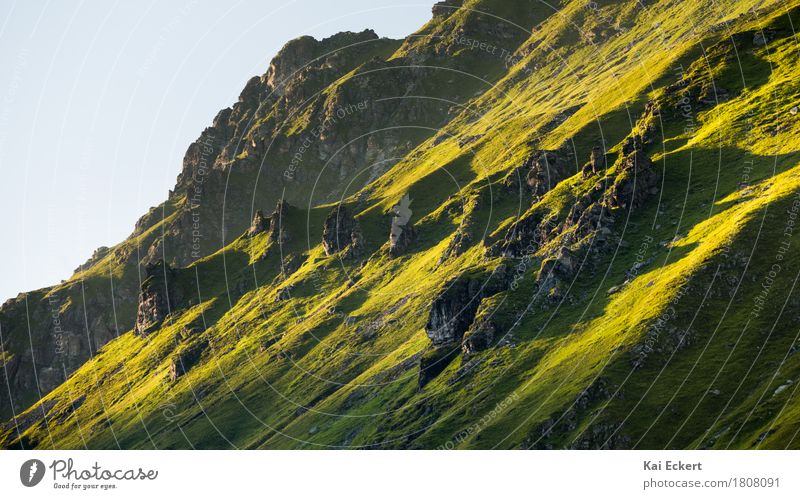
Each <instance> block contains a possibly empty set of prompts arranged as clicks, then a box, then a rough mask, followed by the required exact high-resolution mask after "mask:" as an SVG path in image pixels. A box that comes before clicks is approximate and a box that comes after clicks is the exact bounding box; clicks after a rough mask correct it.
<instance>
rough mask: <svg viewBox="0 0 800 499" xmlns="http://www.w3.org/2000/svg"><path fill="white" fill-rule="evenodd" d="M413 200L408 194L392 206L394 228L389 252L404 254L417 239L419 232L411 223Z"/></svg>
mask: <svg viewBox="0 0 800 499" xmlns="http://www.w3.org/2000/svg"><path fill="white" fill-rule="evenodd" d="M410 206H411V200H410V199H409V197H408V194H406V195H405V196H403V198H402V199H401V200H400V203H398V204H397V205H395V207H394V208H392V213H394V217H392V229H391V231H390V233H389V254H391V255H392V256H400V255H402V254H403V253H404V252H405V251H406V250H407V249H408V247H409V246H411V244H413V242H414V241H415V240H416V237H417V233H416V230H415V229H414V226H413V225H412V224H411V215H412V214H413V212H412V211H411V208H410Z"/></svg>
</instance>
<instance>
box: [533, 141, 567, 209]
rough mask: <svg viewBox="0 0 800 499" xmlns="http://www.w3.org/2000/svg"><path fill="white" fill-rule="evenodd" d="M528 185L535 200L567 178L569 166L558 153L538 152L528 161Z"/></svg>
mask: <svg viewBox="0 0 800 499" xmlns="http://www.w3.org/2000/svg"><path fill="white" fill-rule="evenodd" d="M526 166H527V168H528V175H527V184H528V187H529V188H530V190H531V193H532V194H533V196H534V197H535V198H540V197H542V196H544V195H545V194H547V193H548V192H549V191H550V190H551V189H552V188H553V187H555V186H556V185H557V184H558V183H559V182H561V181H562V180H564V178H566V176H567V166H566V162H565V161H564V159H563V158H561V157H560V156H559V154H558V153H557V152H556V151H537V152H536V153H534V154H533V155H531V156H530V157H529V158H528V159H527V160H526Z"/></svg>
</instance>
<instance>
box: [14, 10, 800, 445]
mask: <svg viewBox="0 0 800 499" xmlns="http://www.w3.org/2000/svg"><path fill="white" fill-rule="evenodd" d="M432 14H433V18H432V19H431V21H430V22H429V23H428V24H426V25H425V26H424V27H422V28H421V29H420V30H419V31H418V32H417V33H415V34H414V35H412V36H409V37H408V38H407V39H405V40H387V39H382V38H379V37H378V36H377V35H376V34H375V33H374V32H372V31H370V30H367V31H364V32H361V33H340V34H338V35H335V36H332V37H330V38H327V39H324V40H319V41H318V40H314V39H313V38H310V37H302V38H299V39H296V40H293V41H291V42H289V43H288V44H287V45H286V46H285V47H284V48H283V49H282V50H281V51H280V52H279V54H278V55H277V56H276V57H275V58H274V59H273V61H272V62H271V63H270V65H269V67H268V68H267V70H266V72H265V73H264V74H263V75H261V76H256V77H254V78H252V79H251V80H249V81H248V82H247V83H246V85H245V88H244V90H243V91H242V93H241V95H240V97H239V100H238V102H236V103H234V104H233V105H232V106H231V107H230V108H228V109H224V110H222V111H220V113H219V114H218V115H217V116H216V118H215V119H214V121H213V123H212V125H211V126H209V127H208V128H206V129H205V130H204V131H203V132H202V133H201V135H200V137H199V138H198V139H197V140H196V141H195V142H194V143H193V144H191V145H190V146H189V148H188V150H187V152H186V155H185V158H184V161H183V165H182V167H181V169H180V174H179V175H178V178H177V181H176V185H175V188H174V189H173V190H172V192H171V194H170V197H169V199H167V200H166V201H165V202H164V203H163V204H162V205H161V206H159V207H157V208H153V209H151V210H150V212H149V213H147V214H146V215H144V216H143V217H142V218H141V219H140V220H139V221H138V222H137V224H136V226H135V229H134V231H133V233H132V235H131V236H130V238H129V239H128V240H126V241H125V242H123V243H121V244H120V245H118V246H115V247H113V248H107V249H106V248H103V249H101V250H98V252H97V253H96V254H95V255H94V256H93V257H92V258H91V259H90V260H89V261H88V262H86V264H84V265H83V266H82V267H81V268H80V269H78V271H77V272H76V274H75V276H73V278H72V279H70V280H68V281H67V282H65V283H63V284H61V285H59V286H55V287H53V288H49V289H46V290H40V291H35V292H31V293H26V294H22V295H20V296H19V297H18V298H17V299H15V300H10V301H9V302H7V303H6V304H4V305H3V307H2V308H0V333H2V337H1V338H0V342H1V343H2V348H1V349H0V355H1V356H0V362H1V363H2V366H3V369H2V371H1V372H2V376H3V377H4V378H3V380H2V381H3V384H4V385H5V386H7V387H8V390H2V391H0V402H2V404H0V411H2V413H1V414H0V416H2V417H3V419H6V420H8V422H7V423H6V424H5V425H3V426H2V427H0V442H2V443H3V446H9V447H15V446H22V447H37V446H39V447H49V446H55V447H75V446H79V445H83V443H82V442H79V441H78V440H77V438H78V437H77V436H76V435H78V434H79V433H80V432H78V431H77V427H78V425H81V427H82V428H84V429H85V428H89V431H88V432H83V433H81V434H83V435H84V436H83V438H85V439H87V441H86V442H87V444H88V445H89V446H91V447H109V446H112V445H114V441H115V440H114V439H117V438H122V439H123V441H124V442H126V445H130V446H133V447H139V446H145V445H153V444H155V445H156V446H159V447H162V446H163V447H176V446H177V447H180V446H186V440H185V438H186V435H189V436H190V438H192V439H193V440H192V444H193V445H195V446H196V447H229V446H237V447H253V448H254V447H270V448H284V447H316V446H324V447H330V446H333V447H351V446H352V447H365V448H369V447H402V448H409V447H420V448H430V447H438V446H454V447H455V446H458V447H526V448H528V447H535V448H561V447H577V448H610V447H633V446H637V447H641V446H645V447H671V446H674V447H694V446H706V447H715V446H734V447H757V446H774V447H785V446H796V443H795V442H794V441H793V440H792V437H791V435H793V432H796V430H797V428H798V426H800V423H799V422H798V421H797V420H796V418H794V416H793V414H796V412H793V411H795V406H796V403H795V402H794V401H793V400H792V399H791V398H790V397H789V394H790V393H791V390H790V389H789V388H790V387H791V386H793V384H794V382H795V381H789V380H796V379H797V378H798V376H800V365H797V364H796V362H795V361H796V359H795V355H794V354H795V352H796V351H797V350H798V347H797V344H796V340H795V336H794V332H796V329H797V324H798V323H800V322H798V321H800V298H799V297H798V296H797V294H796V292H795V291H794V288H793V287H792V285H791V279H792V277H793V276H794V275H796V273H797V272H798V271H800V268H798V267H797V262H793V261H791V260H790V259H789V258H788V257H787V256H786V255H788V254H789V253H788V252H790V251H791V248H793V247H794V246H795V245H796V244H800V242H799V241H797V240H796V239H797V235H796V231H794V230H793V229H792V227H793V226H794V223H795V217H796V215H797V211H798V208H797V207H798V206H800V203H798V202H797V201H796V198H797V192H800V173H799V170H798V168H800V166H798V165H800V152H798V151H800V122H797V118H796V117H797V116H798V113H797V107H796V104H797V103H796V102H795V101H796V100H797V96H798V95H800V90H798V89H797V85H796V84H795V83H793V82H796V81H800V80H798V78H797V76H798V75H797V68H798V67H800V66H798V64H797V62H798V60H797V55H796V54H797V51H796V46H795V43H796V42H795V40H794V39H793V37H792V34H791V33H792V30H791V26H792V25H796V24H797V23H798V21H800V19H799V18H798V10H797V7H796V6H795V5H794V3H791V4H790V5H787V3H786V2H777V1H775V2H769V1H768V2H762V3H761V5H760V6H759V7H758V8H757V9H756V8H753V7H752V5H750V2H747V1H744V0H739V1H735V2H730V3H729V5H726V6H724V8H723V7H721V6H719V5H717V3H716V2H711V1H702V2H695V3H694V4H692V6H691V7H688V6H687V4H686V3H685V2H679V1H677V0H676V1H664V2H640V1H634V0H630V1H620V2H592V3H590V4H589V5H588V6H587V4H586V2H579V1H567V2H562V4H561V5H560V6H559V9H558V10H547V9H545V8H544V6H543V4H542V3H541V2H538V1H536V2H533V1H523V0H518V1H505V0H503V1H499V0H470V1H466V2H460V1H459V2H456V1H447V2H438V3H437V4H436V5H435V6H434V7H433V12H432ZM776 265H777V267H776ZM776 269H777V270H776ZM765 279H769V286H767V287H764V283H765V282H766V281H765ZM765 290H766V291H765ZM765 293H766V295H765ZM731 310H736V311H737V312H733V313H732V312H730V311H731ZM745 322H746V323H748V328H750V329H749V330H748V331H747V332H746V334H745V333H743V332H742V330H741V328H742V324H743V323H745ZM712 325H713V327H712ZM706 326H707V327H706ZM793 331H794V332H793ZM754 351H758V352H759V354H758V357H757V358H756V359H755V360H754V359H753V355H752V352H754ZM89 359H91V360H89ZM87 361H88V362H87ZM776 372H780V376H778V377H776V374H775V373H776ZM662 373H667V374H666V375H664V374H662ZM784 378H785V379H784ZM254 380H259V382H254ZM675 380H684V382H683V383H682V384H681V383H680V382H677V384H679V385H680V388H678V389H676V382H675ZM265 386H268V387H269V388H268V389H267V388H265ZM676 390H677V391H676ZM104 393H114V394H115V397H114V398H113V399H112V400H109V399H107V398H104V397H103V396H102V394H104ZM241 404H244V405H245V406H246V407H244V408H242V407H240V406H241ZM131 407H137V408H139V409H138V410H139V412H138V414H137V416H138V417H136V418H134V417H131V412H130V411H131V409H130V408H131ZM665 407H666V408H667V409H665ZM781 407H783V408H786V410H785V411H784V410H781ZM311 409H313V410H311ZM665 411H666V412H665ZM626 415H627V416H626ZM476 421H480V422H481V423H480V424H477V425H476V423H475V422H476ZM676 421H678V423H676ZM53 422H57V423H53ZM211 422H213V425H211ZM680 422H684V423H685V424H681V423H680ZM154 427H156V428H159V431H150V430H151V429H152V428H154ZM212 427H213V431H212V430H211V428H212ZM111 428H113V430H114V431H113V432H111V431H110V429H111ZM265 428H271V430H269V431H267V430H265ZM465 428H468V429H470V430H469V431H468V432H466V433H465V431H464V429H465ZM275 429H278V430H279V431H277V432H276V431H274V430H275ZM149 439H154V440H149Z"/></svg>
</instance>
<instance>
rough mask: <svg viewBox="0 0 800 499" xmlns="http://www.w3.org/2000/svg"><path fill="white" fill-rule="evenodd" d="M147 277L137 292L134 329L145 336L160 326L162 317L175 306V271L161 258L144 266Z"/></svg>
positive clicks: (164, 317)
mask: <svg viewBox="0 0 800 499" xmlns="http://www.w3.org/2000/svg"><path fill="white" fill-rule="evenodd" d="M145 272H146V275H147V278H146V279H145V281H144V282H143V283H142V290H141V292H140V293H139V307H138V310H137V312H136V325H135V327H134V331H135V333H136V334H138V335H139V336H147V335H148V334H149V333H151V332H152V331H154V330H156V329H157V328H158V327H159V326H161V324H162V322H163V321H164V319H166V317H167V315H169V313H170V312H171V311H172V309H173V308H174V307H175V306H176V304H177V300H176V299H175V297H176V294H177V293H176V291H177V290H176V289H175V283H174V279H175V271H174V270H173V269H172V268H171V267H170V266H169V265H167V264H166V263H165V262H164V261H163V260H160V261H158V262H155V263H152V264H150V265H148V266H147V267H146V268H145Z"/></svg>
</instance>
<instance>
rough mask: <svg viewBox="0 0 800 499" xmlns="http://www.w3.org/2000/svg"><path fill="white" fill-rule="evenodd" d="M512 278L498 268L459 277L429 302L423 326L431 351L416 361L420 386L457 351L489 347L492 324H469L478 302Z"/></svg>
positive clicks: (492, 332)
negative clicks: (477, 274)
mask: <svg viewBox="0 0 800 499" xmlns="http://www.w3.org/2000/svg"><path fill="white" fill-rule="evenodd" d="M512 278H513V276H512V273H511V271H510V270H509V269H508V268H507V267H506V266H505V265H500V266H498V267H497V268H496V269H495V270H494V271H493V272H492V273H491V274H489V275H484V276H470V277H467V276H462V277H458V278H456V279H454V280H452V281H450V282H448V283H447V284H446V286H445V288H444V290H443V291H441V292H440V293H439V295H438V296H437V297H436V298H435V299H434V300H433V304H432V305H431V310H430V312H429V315H428V322H427V323H426V324H425V333H426V334H427V335H428V338H430V340H431V347H432V349H431V350H430V351H429V352H428V353H427V354H425V355H423V357H422V359H421V361H420V375H419V385H420V386H424V385H425V384H426V383H428V382H429V381H430V380H431V379H433V378H434V377H436V376H437V375H438V374H440V373H441V372H442V371H443V370H444V369H445V368H446V367H447V364H448V363H449V362H450V361H451V360H452V359H454V358H455V357H456V356H457V355H458V353H459V352H462V351H463V352H465V353H475V352H478V351H480V350H484V349H486V348H488V347H489V346H490V345H491V343H492V340H493V339H494V333H495V329H494V325H493V324H491V323H490V322H484V321H481V322H480V323H479V324H473V323H475V322H476V321H475V317H476V314H477V312H478V309H479V308H480V306H481V302H482V300H483V299H484V298H486V297H489V296H492V295H495V294H497V293H499V292H501V291H504V290H506V289H508V288H509V286H510V284H511V279H512ZM468 332H469V333H468Z"/></svg>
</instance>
